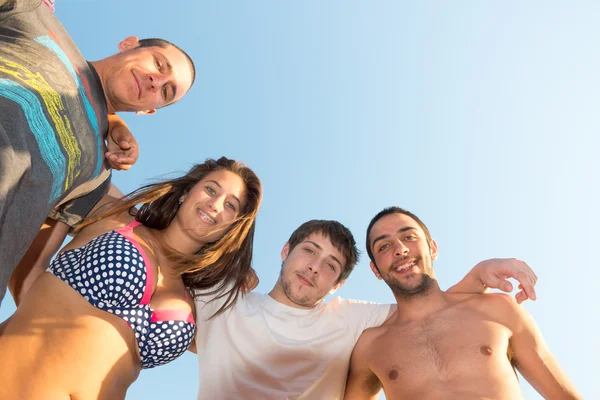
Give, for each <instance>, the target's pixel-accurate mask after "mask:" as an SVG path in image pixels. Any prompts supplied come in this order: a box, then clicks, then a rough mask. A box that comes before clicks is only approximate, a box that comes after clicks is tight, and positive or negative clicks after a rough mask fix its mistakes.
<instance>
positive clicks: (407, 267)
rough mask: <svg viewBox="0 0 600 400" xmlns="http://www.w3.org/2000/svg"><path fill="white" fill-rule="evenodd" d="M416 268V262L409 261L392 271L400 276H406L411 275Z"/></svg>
mask: <svg viewBox="0 0 600 400" xmlns="http://www.w3.org/2000/svg"><path fill="white" fill-rule="evenodd" d="M416 266H417V262H416V261H415V260H413V261H410V262H408V263H405V264H400V265H398V266H397V267H394V268H392V269H393V271H395V272H398V273H400V274H408V273H411V272H412V271H413V270H414V268H415V267H416Z"/></svg>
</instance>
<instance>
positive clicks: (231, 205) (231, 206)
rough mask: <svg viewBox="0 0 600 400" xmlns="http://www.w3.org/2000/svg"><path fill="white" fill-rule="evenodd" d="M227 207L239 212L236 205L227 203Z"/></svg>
mask: <svg viewBox="0 0 600 400" xmlns="http://www.w3.org/2000/svg"><path fill="white" fill-rule="evenodd" d="M225 206H227V207H229V208H231V209H232V210H233V211H237V210H236V209H235V205H234V204H233V203H230V202H227V203H225Z"/></svg>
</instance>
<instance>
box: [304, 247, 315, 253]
mask: <svg viewBox="0 0 600 400" xmlns="http://www.w3.org/2000/svg"><path fill="white" fill-rule="evenodd" d="M304 251H305V252H307V253H308V254H315V252H314V250H313V249H311V248H310V247H305V248H304Z"/></svg>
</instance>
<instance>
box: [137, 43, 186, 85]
mask: <svg viewBox="0 0 600 400" xmlns="http://www.w3.org/2000/svg"><path fill="white" fill-rule="evenodd" d="M138 43H139V44H140V47H162V48H163V49H164V48H165V47H168V46H173V47H175V48H176V49H177V50H179V51H181V52H182V53H183V55H184V56H185V57H186V58H187V60H188V62H189V63H190V67H191V70H192V84H191V85H190V88H191V87H192V86H194V82H195V81H196V65H195V64H194V60H192V57H190V55H189V54H188V53H186V52H185V51H184V50H183V49H182V48H181V47H179V46H177V45H174V44H173V43H171V42H169V41H168V40H165V39H158V38H149V39H140V40H138Z"/></svg>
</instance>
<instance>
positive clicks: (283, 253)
mask: <svg viewBox="0 0 600 400" xmlns="http://www.w3.org/2000/svg"><path fill="white" fill-rule="evenodd" d="M288 254H290V243H289V242H288V243H286V244H285V246H283V249H281V261H285V259H286V258H287V256H288Z"/></svg>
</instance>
